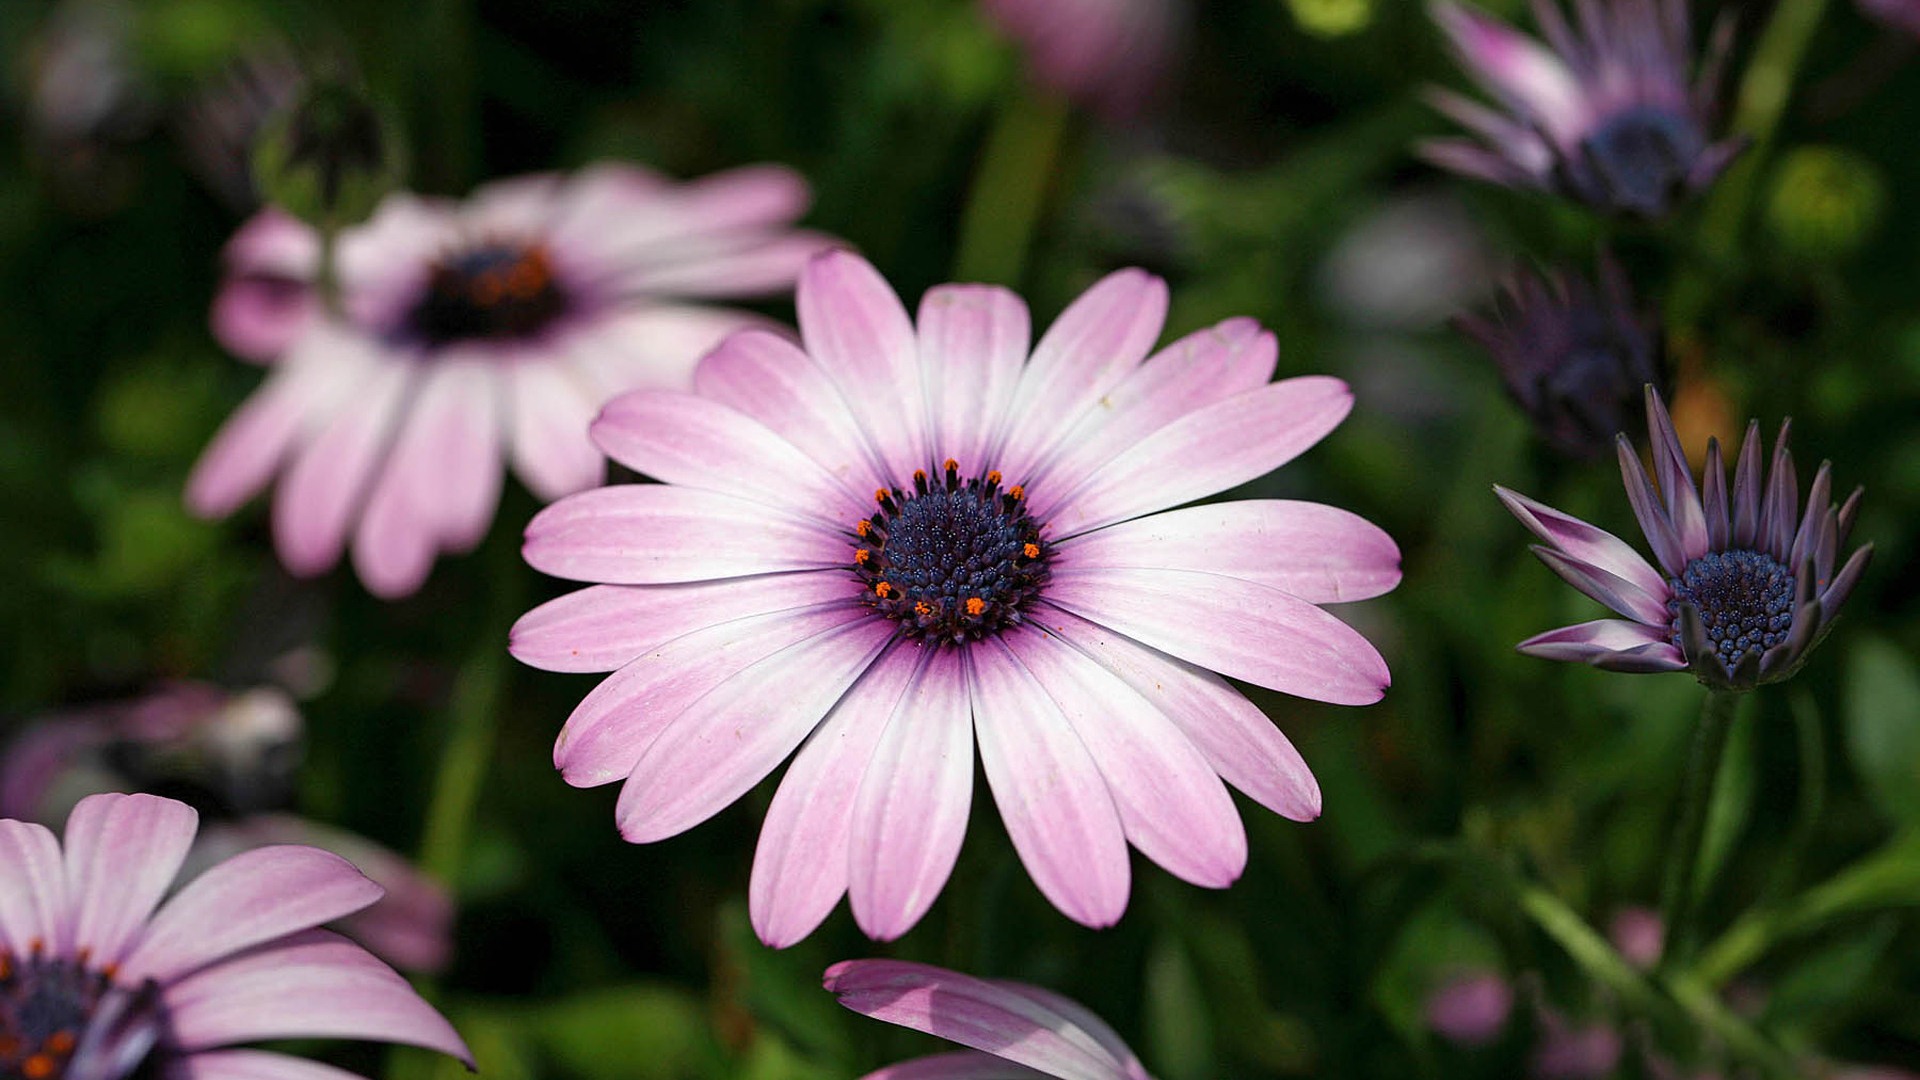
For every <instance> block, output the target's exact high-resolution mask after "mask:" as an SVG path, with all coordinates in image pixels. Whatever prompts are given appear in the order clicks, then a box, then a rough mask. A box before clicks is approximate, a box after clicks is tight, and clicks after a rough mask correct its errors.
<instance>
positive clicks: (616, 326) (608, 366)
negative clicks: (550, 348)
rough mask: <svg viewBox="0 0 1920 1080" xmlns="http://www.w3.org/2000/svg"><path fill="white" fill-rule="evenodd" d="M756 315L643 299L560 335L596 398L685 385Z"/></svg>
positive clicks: (754, 324) (754, 323)
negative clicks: (704, 359)
mask: <svg viewBox="0 0 1920 1080" xmlns="http://www.w3.org/2000/svg"><path fill="white" fill-rule="evenodd" d="M765 324H766V320H765V319H763V318H761V317H760V316H758V315H753V314H750V313H748V312H744V311H734V310H732V309H730V308H713V307H696V306H694V305H691V304H647V305H645V306H643V307H635V308H632V309H630V310H623V311H619V312H616V313H612V314H607V315H603V316H601V317H599V318H596V319H593V320H592V321H591V322H589V323H588V324H586V325H583V326H581V327H579V328H578V329H576V330H575V331H574V332H573V333H572V334H571V335H569V336H568V337H567V339H566V342H565V346H564V348H563V350H562V351H563V352H564V354H565V356H566V358H567V359H568V360H569V361H570V362H571V363H572V365H573V366H574V368H575V369H576V370H578V371H580V372H582V373H584V374H585V375H587V376H589V377H590V378H591V379H592V381H593V382H594V383H595V384H596V385H598V386H599V387H600V394H599V396H598V397H597V399H596V400H597V402H604V401H606V400H607V399H608V398H610V397H612V396H613V395H615V394H621V393H625V392H626V391H628V390H643V389H645V390H686V389H688V388H690V387H692V386H693V372H694V369H695V368H696V367H698V366H699V364H700V358H701V357H703V356H705V355H707V353H709V352H711V351H713V349H714V347H716V346H718V345H719V344H720V343H721V342H722V341H725V340H726V339H727V336H728V335H730V334H735V333H738V332H740V331H742V330H748V329H751V328H753V327H757V326H763V325H765Z"/></svg>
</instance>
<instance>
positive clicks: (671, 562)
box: [523, 484, 853, 585]
mask: <svg viewBox="0 0 1920 1080" xmlns="http://www.w3.org/2000/svg"><path fill="white" fill-rule="evenodd" d="M523 553H524V555H525V556H526V560H527V563H528V564H529V565H530V566H532V567H533V568H534V569H535V570H538V571H540V572H541V573H543V574H551V575H553V576H554V577H561V578H571V579H572V580H575V581H597V582H605V583H608V584H613V585H663V584H669V583H672V582H681V581H712V580H715V579H718V578H730V577H746V576H748V575H751V574H769V573H777V572H779V571H782V570H821V569H826V568H828V567H841V566H850V565H852V557H853V545H852V543H851V541H850V540H849V539H848V538H847V537H845V536H837V535H835V534H834V532H833V531H832V529H830V528H829V527H827V526H825V525H823V524H820V523H817V522H813V521H807V520H802V519H799V518H795V517H790V516H788V515H787V514H784V513H782V512H781V511H778V510H775V509H774V508H772V507H770V506H763V505H761V504H758V503H753V502H748V501H747V500H745V499H736V498H734V497H733V496H731V495H722V494H719V493H717V492H712V491H700V490H698V489H695V488H683V487H675V486H672V485H668V484H620V485H617V486H615V487H604V488H595V489H594V490H592V491H582V492H580V493H579V494H577V495H569V496H567V497H566V498H564V499H561V500H560V501H559V502H556V503H554V504H553V505H552V506H549V507H547V508H546V509H544V510H542V511H540V512H539V513H538V514H535V515H534V518H533V521H532V522H530V523H529V524H528V525H527V542H526V547H525V548H524V551H523Z"/></svg>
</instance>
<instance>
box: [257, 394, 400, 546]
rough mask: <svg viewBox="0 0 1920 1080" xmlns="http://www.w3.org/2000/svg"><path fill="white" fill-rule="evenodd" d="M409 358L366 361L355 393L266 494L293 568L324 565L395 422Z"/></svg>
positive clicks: (341, 539)
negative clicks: (404, 359)
mask: <svg viewBox="0 0 1920 1080" xmlns="http://www.w3.org/2000/svg"><path fill="white" fill-rule="evenodd" d="M412 368H413V365H411V364H408V363H404V362H398V361H394V360H385V361H375V362H369V363H367V364H365V365H364V367H363V368H362V370H361V372H360V378H361V380H362V381H361V383H360V385H359V387H358V388H356V390H355V392H354V394H355V400H354V401H353V402H352V403H350V404H347V405H344V406H343V407H342V408H340V409H339V410H338V411H337V412H335V413H334V415H333V417H332V418H331V419H330V420H328V421H327V423H326V425H325V426H324V427H322V428H321V429H320V430H319V431H318V432H317V433H316V435H315V436H314V438H313V440H312V441H310V442H308V443H307V444H306V446H305V447H303V448H302V449H301V450H300V451H299V453H298V454H297V455H296V456H295V457H294V460H293V465H292V467H290V468H289V469H288V470H287V474H286V476H284V477H282V478H281V480H280V485H279V487H278V488H276V489H275V491H274V496H273V540H274V547H275V548H276V549H277V550H278V551H279V553H280V561H281V563H283V564H284V565H285V566H286V568H287V569H288V570H289V571H291V572H292V573H293V574H294V575H296V576H299V577H311V576H313V575H315V574H319V573H322V572H324V571H326V570H327V569H329V568H331V567H332V566H333V564H334V563H336V562H338V561H339V560H340V553H341V551H342V550H343V549H344V548H345V547H346V541H347V529H348V528H349V527H350V526H351V524H352V521H353V516H354V514H355V513H357V512H358V511H359V509H360V507H361V504H362V503H363V502H364V501H365V499H366V494H367V487H368V485H369V483H370V482H371V480H372V478H373V474H374V470H375V469H376V468H377V467H378V465H379V461H380V457H381V455H382V454H383V453H385V452H386V449H387V446H388V444H389V443H390V442H391V441H392V433H393V430H394V427H395V425H397V424H398V423H399V422H400V419H401V409H402V405H403V404H404V401H405V398H406V394H407V386H408V384H409V383H410V382H411V381H412V377H413V375H414V374H415V372H414V371H413V370H412Z"/></svg>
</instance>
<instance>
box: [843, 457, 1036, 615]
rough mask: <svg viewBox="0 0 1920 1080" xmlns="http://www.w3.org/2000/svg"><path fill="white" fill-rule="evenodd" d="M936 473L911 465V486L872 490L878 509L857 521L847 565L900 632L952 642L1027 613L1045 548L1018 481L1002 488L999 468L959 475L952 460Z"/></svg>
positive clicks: (873, 604)
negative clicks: (936, 476) (935, 475)
mask: <svg viewBox="0 0 1920 1080" xmlns="http://www.w3.org/2000/svg"><path fill="white" fill-rule="evenodd" d="M942 473H943V475H942V477H941V479H940V481H938V482H932V481H929V479H928V477H927V473H926V471H925V470H924V469H916V470H914V474H913V493H912V494H907V493H905V492H903V491H901V490H900V489H899V488H891V489H882V490H879V491H876V492H874V501H875V502H876V503H878V504H879V507H880V509H879V511H878V512H877V513H875V514H874V515H873V516H872V517H869V518H865V519H863V520H861V521H858V522H856V523H855V524H854V530H853V536H854V542H855V544H856V547H855V549H854V556H853V561H854V570H853V572H854V576H855V577H857V578H858V579H859V580H860V582H861V586H862V592H861V596H862V598H863V599H864V600H865V602H866V603H867V605H868V606H870V607H872V608H873V609H874V610H875V611H877V612H879V613H880V614H882V615H884V616H886V617H887V618H889V619H892V620H894V621H895V622H897V623H899V624H900V629H901V632H902V633H903V634H905V635H906V636H907V637H911V638H920V639H924V640H926V641H929V642H932V643H934V644H955V645H957V644H961V643H964V642H968V641H978V640H980V639H981V638H984V637H987V636H989V635H992V634H997V633H999V632H1001V631H1002V630H1005V629H1007V628H1008V627H1013V626H1018V625H1020V624H1021V623H1022V622H1024V621H1025V618H1026V609H1027V607H1028V606H1029V605H1030V604H1031V603H1032V602H1033V600H1034V599H1035V598H1036V597H1038V596H1039V595H1040V592H1041V590H1042V588H1043V587H1044V586H1045V585H1046V581H1047V564H1048V562H1049V560H1050V558H1051V549H1050V546H1049V545H1048V543H1047V541H1046V540H1045V539H1044V538H1042V536H1041V535H1040V533H1041V526H1040V523H1039V522H1038V521H1036V520H1034V518H1033V515H1032V514H1031V513H1030V512H1029V511H1028V507H1027V500H1026V492H1025V491H1024V490H1023V489H1022V488H1021V487H1020V486H1019V485H1017V484H1016V485H1014V486H1013V487H1010V488H1006V489H1004V490H1003V489H1002V488H1001V486H1000V485H1001V480H1002V477H1001V475H1000V473H998V472H989V473H987V474H986V476H985V477H978V478H970V479H966V480H962V479H961V477H960V472H959V464H958V463H957V462H955V461H953V460H952V459H948V460H947V462H946V463H945V465H944V466H943V467H942Z"/></svg>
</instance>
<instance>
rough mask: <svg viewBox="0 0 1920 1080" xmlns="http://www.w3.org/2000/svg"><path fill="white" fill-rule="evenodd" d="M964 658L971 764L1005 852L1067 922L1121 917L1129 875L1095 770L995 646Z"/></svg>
mask: <svg viewBox="0 0 1920 1080" xmlns="http://www.w3.org/2000/svg"><path fill="white" fill-rule="evenodd" d="M969 659H970V660H971V661H972V664H971V670H970V673H969V674H970V679H971V682H972V694H973V716H974V719H973V723H974V731H975V734H976V736H977V737H978V739H979V743H980V761H981V764H982V765H983V766H985V769H986V774H987V783H988V785H989V786H990V787H991V788H992V789H993V800H994V802H995V804H996V805H998V806H999V808H1000V818H1001V820H1002V821H1003V822H1005V824H1006V827H1007V835H1008V836H1009V837H1010V838H1011V839H1012V840H1013V847H1014V850H1015V851H1016V852H1018V853H1019V855H1020V861H1021V862H1022V863H1023V864H1025V866H1026V868H1027V873H1028V875H1030V876H1031V877H1032V878H1033V883H1034V884H1035V885H1037V886H1039V888H1040V891H1041V892H1042V893H1043V894H1045V896H1046V897H1047V899H1048V900H1049V901H1051V902H1052V903H1053V906H1054V907H1056V908H1059V909H1060V911H1061V912H1063V913H1064V914H1065V915H1066V916H1067V917H1068V918H1071V919H1073V920H1074V921H1075V922H1079V923H1082V924H1084V925H1087V926H1093V927H1104V926H1112V925H1113V924H1114V923H1116V922H1118V921H1120V916H1121V914H1122V913H1123V912H1125V911H1126V908H1127V893H1128V890H1129V887H1130V884H1131V881H1130V875H1131V869H1130V868H1129V866H1128V865H1127V840H1126V832H1125V830H1124V828H1123V827H1122V825H1121V823H1120V815H1119V812H1118V811H1117V810H1116V809H1115V807H1114V805H1113V797H1112V796H1111V795H1110V794H1109V793H1108V791H1107V785H1106V781H1105V780H1103V779H1102V778H1101V776H1100V768H1099V766H1098V765H1097V764H1096V763H1095V762H1094V760H1093V756H1092V755H1091V754H1089V753H1087V750H1086V747H1085V746H1083V745H1082V744H1081V742H1080V738H1079V736H1077V735H1075V734H1074V731H1073V727H1072V725H1070V724H1069V723H1068V722H1067V718H1066V717H1065V716H1062V715H1061V713H1060V710H1059V708H1058V707H1057V706H1055V705H1054V703H1053V699H1052V698H1050V697H1048V696H1047V692H1046V690H1045V689H1043V688H1042V687H1041V686H1040V684H1039V683H1038V682H1036V681H1035V679H1034V677H1033V676H1032V675H1031V674H1030V673H1028V671H1027V669H1026V668H1025V667H1023V666H1022V665H1021V664H1020V662H1019V660H1017V659H1016V658H1015V657H1014V656H1013V654H1012V653H1011V652H1009V651H1008V649H1007V646H1006V644H1005V643H1004V642H1001V641H982V642H980V643H979V644H978V645H977V646H976V647H975V648H973V649H972V650H971V651H970V657H969Z"/></svg>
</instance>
